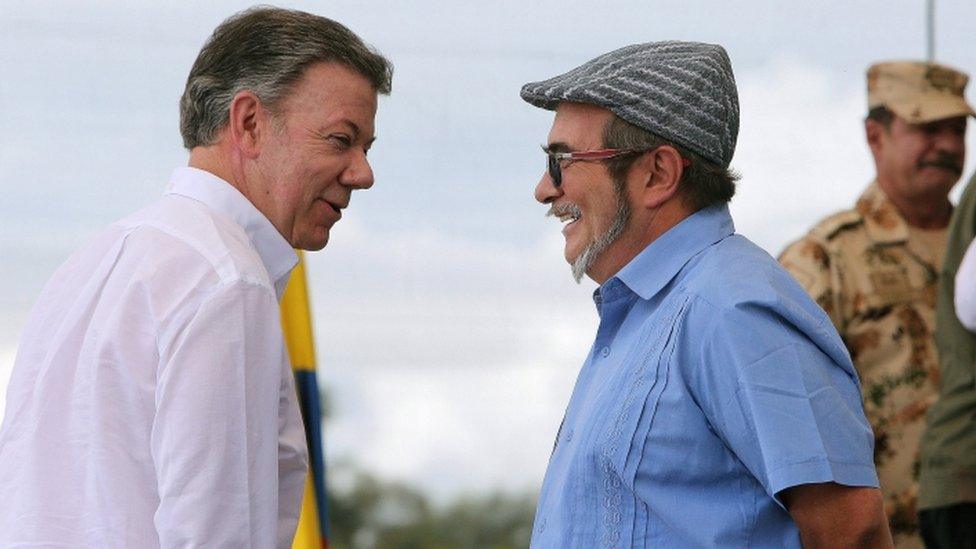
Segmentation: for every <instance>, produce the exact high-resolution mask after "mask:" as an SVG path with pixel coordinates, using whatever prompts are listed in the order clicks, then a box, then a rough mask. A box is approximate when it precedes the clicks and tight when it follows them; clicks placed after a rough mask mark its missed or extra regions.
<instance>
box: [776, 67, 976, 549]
mask: <svg viewBox="0 0 976 549" xmlns="http://www.w3.org/2000/svg"><path fill="white" fill-rule="evenodd" d="M967 81H968V77H967V76H966V75H964V74H962V73H960V72H958V71H956V70H954V69H951V68H948V67H945V66H941V65H936V64H932V63H916V62H889V63H879V64H876V65H873V66H871V68H870V69H869V70H868V108H869V113H868V117H867V119H866V120H865V133H866V136H867V141H868V145H869V146H870V148H871V153H872V155H873V156H874V160H875V166H876V169H877V178H876V179H875V181H874V182H872V183H871V184H870V185H869V186H868V188H867V190H866V191H864V193H863V194H862V195H861V197H860V198H859V199H858V201H857V203H856V204H855V206H854V208H853V209H851V210H846V211H842V212H840V213H837V214H834V215H832V216H830V217H828V218H826V219H824V220H823V221H821V222H820V223H818V224H817V225H815V226H814V227H813V229H811V230H810V232H809V233H808V234H807V235H806V236H804V237H803V238H802V239H800V240H799V241H798V242H796V243H794V244H792V245H790V246H789V247H788V248H787V249H786V250H785V251H784V252H783V254H782V256H781V257H780V261H781V262H782V263H783V265H784V266H785V267H786V269H787V270H788V271H790V273H792V274H793V276H794V277H796V279H797V280H798V281H799V282H800V284H802V285H803V287H804V288H806V290H807V291H808V292H809V293H810V294H811V296H813V298H814V299H815V300H816V301H817V303H819V304H820V306H821V307H823V308H824V310H825V311H827V314H828V315H829V316H830V318H831V320H832V321H833V323H834V325H835V326H836V327H837V331H838V332H840V334H841V336H842V337H843V338H844V341H845V343H846V344H847V348H848V350H849V351H850V353H851V358H852V359H853V361H854V365H855V367H856V368H857V370H858V373H859V375H860V377H861V388H862V390H863V394H864V407H865V412H866V413H867V416H868V419H869V420H870V421H871V424H872V427H873V428H874V433H875V463H876V464H877V467H878V476H879V478H880V480H881V488H882V491H883V492H884V495H885V510H886V512H887V513H888V518H889V522H890V525H891V531H892V534H894V536H895V545H896V546H897V547H921V546H922V542H921V538H920V536H919V534H918V519H917V515H916V508H915V502H916V498H917V494H918V448H919V440H920V438H921V435H922V432H923V430H924V427H925V412H926V410H927V409H928V407H929V406H930V405H931V404H932V403H933V402H934V401H935V400H936V398H937V396H938V389H939V365H938V356H937V353H936V349H935V343H934V340H933V337H932V334H933V330H934V323H935V320H934V318H935V297H936V285H937V283H938V276H939V272H940V270H941V264H942V254H943V252H944V248H945V235H946V232H945V229H946V226H947V225H948V222H949V217H950V215H951V213H952V205H951V203H950V202H949V199H948V194H949V191H950V190H951V189H952V186H953V185H955V183H956V182H957V181H958V180H959V177H960V175H961V174H962V166H963V161H964V158H965V132H966V120H967V118H966V117H967V116H969V115H972V114H973V110H972V108H971V107H970V106H969V104H968V103H966V100H965V98H964V97H963V90H964V89H965V86H966V83H967Z"/></svg>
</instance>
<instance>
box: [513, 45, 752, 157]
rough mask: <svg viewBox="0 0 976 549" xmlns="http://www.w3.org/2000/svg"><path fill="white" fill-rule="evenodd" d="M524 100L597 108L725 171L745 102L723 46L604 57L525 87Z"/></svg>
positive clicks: (635, 49) (647, 49) (637, 50)
mask: <svg viewBox="0 0 976 549" xmlns="http://www.w3.org/2000/svg"><path fill="white" fill-rule="evenodd" d="M522 99H524V100H526V101H528V102H529V103H531V104H533V105H535V106H536V107H541V108H543V109H548V110H555V109H556V106H557V105H559V103H561V102H563V101H571V102H576V103H590V104H593V105H598V106H600V107H604V108H606V109H609V110H610V111H613V112H614V113H615V114H616V115H617V116H619V117H620V118H622V119H624V120H626V121H627V122H630V123H631V124H634V125H635V126H637V127H639V128H643V129H645V130H647V131H649V132H651V133H654V134H656V135H658V136H660V137H662V138H664V139H667V140H668V141H672V142H674V143H677V144H679V145H682V146H684V147H686V148H687V149H689V150H691V151H694V152H696V153H698V154H700V155H702V157H704V158H707V159H708V160H711V161H712V162H715V163H717V164H719V165H720V166H723V167H726V166H728V165H729V162H731V161H732V154H733V153H734V152H735V141H736V138H737V137H738V135H739V97H738V93H737V92H736V88H735V77H734V76H733V75H732V65H731V64H730V63H729V56H728V54H726V53H725V49H724V48H722V46H717V45H714V44H702V43H699V42H676V41H668V42H649V43H647V44H634V45H632V46H627V47H624V48H620V49H619V50H616V51H612V52H610V53H607V54H604V55H601V56H600V57H597V58H596V59H593V60H592V61H588V62H587V63H585V64H583V65H581V66H579V67H577V68H575V69H573V70H571V71H569V72H567V73H566V74H563V75H560V76H557V77H555V78H550V79H549V80H544V81H542V82H532V83H529V84H526V85H524V86H522Z"/></svg>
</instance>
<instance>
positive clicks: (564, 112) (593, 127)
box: [548, 101, 614, 149]
mask: <svg viewBox="0 0 976 549" xmlns="http://www.w3.org/2000/svg"><path fill="white" fill-rule="evenodd" d="M613 116H614V115H613V113H612V112H610V111H609V110H608V109H605V108H603V107H600V106H597V105H591V104H588V103H574V102H569V101H563V102H561V103H559V105H557V106H556V115H555V117H554V118H553V121H552V128H551V129H550V130H549V143H548V144H549V145H554V144H560V145H563V144H565V145H567V146H569V147H570V148H572V149H579V148H583V147H594V146H599V145H601V144H602V143H603V131H604V129H605V128H606V126H607V123H608V122H610V120H611V119H612V118H613Z"/></svg>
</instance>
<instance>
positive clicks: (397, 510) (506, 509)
mask: <svg viewBox="0 0 976 549" xmlns="http://www.w3.org/2000/svg"><path fill="white" fill-rule="evenodd" d="M352 478H353V481H352V485H351V487H349V488H348V489H346V490H336V489H335V488H334V484H333V489H332V490H331V491H330V492H329V522H330V526H331V529H330V537H329V545H330V546H331V547H334V548H336V549H346V548H353V547H355V548H360V547H361V548H364V549H372V548H376V549H386V548H397V549H442V548H443V549H448V548H450V549H469V548H470V549H475V548H478V549H482V548H485V549H508V548H516V547H518V548H523V547H527V546H528V545H529V538H530V536H531V533H532V520H533V516H534V513H535V498H534V497H533V496H530V495H511V494H504V493H500V492H498V493H493V494H488V495H485V496H475V495H468V496H465V497H462V498H460V499H457V500H455V501H453V502H451V503H449V504H448V505H446V506H436V505H433V504H431V503H430V502H429V501H428V498H427V496H426V495H425V494H424V493H422V492H421V491H419V490H417V489H415V488H412V487H409V486H406V485H404V484H402V483H397V482H388V481H382V480H379V479H377V478H375V477H373V476H372V475H369V474H367V473H363V472H354V473H353V475H352Z"/></svg>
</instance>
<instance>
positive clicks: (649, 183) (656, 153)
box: [631, 145, 685, 208]
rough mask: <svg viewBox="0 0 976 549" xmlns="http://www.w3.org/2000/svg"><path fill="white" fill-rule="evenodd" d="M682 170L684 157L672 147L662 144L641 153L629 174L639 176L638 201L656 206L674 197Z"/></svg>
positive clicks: (648, 206)
mask: <svg viewBox="0 0 976 549" xmlns="http://www.w3.org/2000/svg"><path fill="white" fill-rule="evenodd" d="M684 170H685V167H684V159H683V158H681V153H679V152H678V150H677V149H675V148H674V147H670V146H668V145H664V146H662V147H658V148H656V149H654V150H652V151H648V152H646V153H644V154H643V155H641V157H640V158H638V159H637V161H636V162H634V165H633V166H631V175H632V176H635V177H639V178H640V188H639V189H638V190H637V192H638V197H639V198H638V201H639V203H640V204H642V205H643V206H645V207H647V208H658V207H660V206H661V205H662V204H664V203H666V202H668V201H669V200H671V199H672V198H674V197H675V195H677V194H678V184H679V183H680V182H681V176H682V175H683V174H684Z"/></svg>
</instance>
